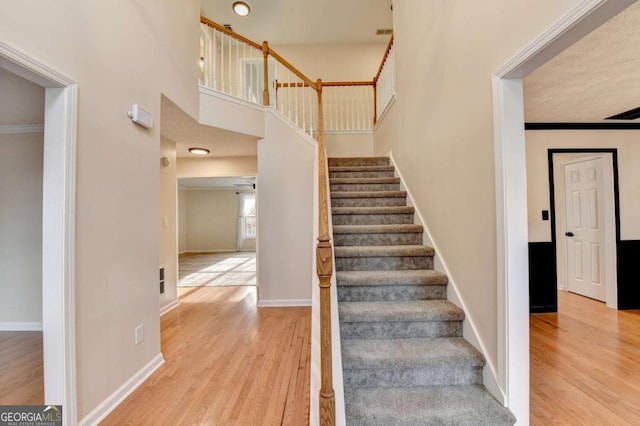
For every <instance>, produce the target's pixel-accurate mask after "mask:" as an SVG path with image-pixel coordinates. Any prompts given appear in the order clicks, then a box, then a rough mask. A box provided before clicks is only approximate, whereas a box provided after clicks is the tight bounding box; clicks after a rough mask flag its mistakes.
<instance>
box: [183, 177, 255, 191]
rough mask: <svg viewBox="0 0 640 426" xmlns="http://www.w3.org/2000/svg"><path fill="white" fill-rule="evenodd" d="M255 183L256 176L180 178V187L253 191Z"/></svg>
mask: <svg viewBox="0 0 640 426" xmlns="http://www.w3.org/2000/svg"><path fill="white" fill-rule="evenodd" d="M255 183H256V178H255V176H236V177H202V178H181V179H178V188H180V189H235V190H237V191H252V190H253V184H255Z"/></svg>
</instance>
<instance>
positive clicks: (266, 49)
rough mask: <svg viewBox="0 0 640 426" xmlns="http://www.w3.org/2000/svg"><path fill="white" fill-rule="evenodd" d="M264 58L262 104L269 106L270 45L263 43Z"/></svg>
mask: <svg viewBox="0 0 640 426" xmlns="http://www.w3.org/2000/svg"><path fill="white" fill-rule="evenodd" d="M262 57H263V58H264V65H263V68H264V91H263V92H262V104H263V105H264V106H269V43H267V42H266V41H263V42H262Z"/></svg>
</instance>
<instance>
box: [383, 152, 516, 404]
mask: <svg viewBox="0 0 640 426" xmlns="http://www.w3.org/2000/svg"><path fill="white" fill-rule="evenodd" d="M389 159H390V160H391V164H392V165H393V166H394V168H395V173H396V174H397V176H398V177H399V178H400V185H401V188H402V189H403V190H405V191H406V192H407V205H408V206H412V207H413V208H414V210H415V216H414V222H415V223H416V224H417V225H422V227H423V228H424V233H423V234H422V235H423V243H424V244H425V245H428V246H431V247H433V249H434V250H435V252H436V254H435V256H434V268H435V269H437V270H441V271H442V272H443V273H444V274H445V275H446V276H447V277H448V289H451V290H453V292H451V291H448V290H447V299H448V300H449V301H450V302H452V303H453V304H454V305H457V306H458V307H460V308H461V309H462V310H463V311H464V312H465V320H464V323H463V337H464V338H465V339H466V340H468V341H469V342H470V343H471V344H473V346H475V347H476V348H477V349H478V350H479V351H480V352H482V353H483V354H487V353H488V351H487V347H486V345H485V344H484V341H483V340H482V338H481V337H480V334H479V333H478V331H477V330H478V329H477V327H476V324H475V321H474V320H473V318H472V317H471V315H470V314H469V310H468V309H467V304H466V303H465V302H464V298H463V297H462V296H461V293H460V291H459V290H458V287H457V285H456V283H455V281H454V280H453V278H452V275H451V272H450V270H449V267H448V266H447V263H446V262H445V261H444V259H443V258H442V257H441V256H440V254H439V253H440V250H439V249H438V246H437V244H436V243H435V242H434V240H433V238H432V236H431V232H430V231H429V227H428V226H427V224H426V222H425V220H424V218H423V216H422V213H421V212H420V209H419V208H418V206H417V205H416V203H415V202H414V197H413V195H412V193H411V190H410V189H409V188H408V187H407V185H406V183H405V180H404V177H403V176H402V172H400V169H399V167H398V165H397V164H396V162H395V161H394V159H393V152H389ZM485 367H488V369H487V368H484V369H483V376H484V377H483V379H484V385H485V386H486V387H487V389H488V390H489V391H490V392H491V393H492V394H493V396H495V397H496V399H498V400H499V401H500V402H501V403H503V402H504V399H505V395H504V392H503V391H502V389H501V388H500V386H499V385H498V374H497V370H496V367H495V365H493V363H492V362H491V360H490V359H489V358H486V365H485Z"/></svg>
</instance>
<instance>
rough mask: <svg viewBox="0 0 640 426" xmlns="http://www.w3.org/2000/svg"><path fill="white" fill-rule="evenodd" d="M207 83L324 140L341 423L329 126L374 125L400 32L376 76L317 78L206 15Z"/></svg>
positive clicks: (325, 366) (326, 244) (320, 259)
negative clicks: (268, 109) (271, 110)
mask: <svg viewBox="0 0 640 426" xmlns="http://www.w3.org/2000/svg"><path fill="white" fill-rule="evenodd" d="M201 22H202V27H201V29H202V32H201V37H200V58H201V59H200V67H201V68H200V84H202V85H204V86H206V87H209V88H211V89H213V90H215V91H217V92H221V93H225V94H227V95H230V96H233V97H236V98H240V99H244V100H245V101H248V102H252V103H255V104H258V105H265V106H269V105H271V106H273V107H274V108H276V109H277V110H278V111H279V112H280V113H282V114H283V115H284V116H285V117H287V118H288V119H289V120H290V121H291V122H293V123H294V124H295V125H296V126H298V127H299V128H300V129H302V130H303V131H304V132H306V133H308V134H309V135H310V136H312V137H314V138H316V139H317V141H318V185H319V188H318V244H317V246H316V273H317V275H318V280H319V283H320V284H319V286H320V392H319V406H320V419H319V421H320V424H321V425H334V424H335V421H336V419H335V396H334V391H333V366H332V339H331V277H332V275H333V246H332V245H331V238H330V237H329V208H328V191H327V189H328V188H327V181H328V179H327V175H328V172H327V164H326V150H325V145H324V134H325V131H327V130H328V131H330V130H336V131H362V130H371V129H372V128H373V125H374V124H375V122H376V120H377V119H378V118H379V117H380V114H382V111H383V110H384V108H385V107H386V105H387V103H388V102H389V101H390V99H391V97H392V95H393V90H394V86H393V63H392V61H393V51H392V47H393V39H391V41H390V42H389V44H388V45H387V49H386V50H385V54H384V57H383V59H382V63H381V64H380V67H379V69H378V72H377V74H376V76H375V77H374V78H373V80H372V81H347V82H326V83H323V82H322V80H320V79H318V80H316V81H315V82H314V81H312V80H311V79H310V78H309V77H307V76H306V75H304V73H302V72H301V71H300V70H298V69H297V68H296V67H294V66H293V65H291V64H290V63H289V62H287V61H286V60H285V59H284V58H283V57H282V56H280V55H279V54H278V53H277V52H275V51H274V50H273V49H272V48H271V47H269V44H268V43H267V42H266V41H265V42H263V43H262V44H258V43H256V42H254V41H251V40H249V39H247V38H245V37H243V36H241V35H239V34H236V33H234V32H233V31H231V30H229V29H227V28H225V27H224V26H222V25H220V24H217V23H215V22H213V21H210V20H209V19H206V18H201Z"/></svg>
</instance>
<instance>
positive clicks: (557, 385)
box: [530, 291, 640, 425]
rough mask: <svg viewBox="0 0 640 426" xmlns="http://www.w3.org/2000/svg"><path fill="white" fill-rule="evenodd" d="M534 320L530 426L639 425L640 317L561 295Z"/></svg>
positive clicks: (573, 295) (637, 312) (532, 323)
mask: <svg viewBox="0 0 640 426" xmlns="http://www.w3.org/2000/svg"><path fill="white" fill-rule="evenodd" d="M530 318H531V320H530V330H531V331H530V332H531V335H530V341H531V425H552V424H553V425H638V424H640V311H616V310H613V309H609V308H607V307H606V306H605V304H604V303H601V302H598V301H595V300H592V299H588V298H586V297H582V296H578V295H575V294H572V293H569V292H566V291H559V292H558V313H557V314H535V315H531V317H530Z"/></svg>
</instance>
